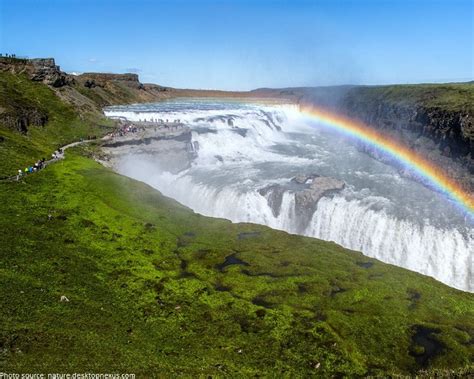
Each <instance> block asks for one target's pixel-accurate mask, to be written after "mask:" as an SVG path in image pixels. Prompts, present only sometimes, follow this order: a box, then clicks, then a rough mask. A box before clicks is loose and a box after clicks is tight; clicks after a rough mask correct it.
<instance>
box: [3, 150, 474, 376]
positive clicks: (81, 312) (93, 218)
mask: <svg viewBox="0 0 474 379" xmlns="http://www.w3.org/2000/svg"><path fill="white" fill-rule="evenodd" d="M1 186H2V188H1V191H0V193H1V199H0V202H1V204H2V214H3V215H5V217H3V218H2V220H1V221H0V226H1V228H2V231H3V233H2V234H1V237H0V246H1V254H2V255H1V257H2V259H1V266H0V282H1V287H0V291H1V296H0V307H1V309H2V317H1V320H0V321H1V327H0V330H1V331H2V332H1V335H0V343H1V344H2V346H3V350H2V351H3V353H2V355H1V360H2V367H4V368H5V369H7V370H10V371H22V370H26V369H28V370H29V371H41V370H43V371H58V370H63V371H76V370H82V371H84V370H92V371H94V370H95V371H100V370H103V369H104V368H107V369H108V370H119V371H120V370H121V371H124V372H125V371H126V372H136V373H141V374H146V375H151V374H159V373H161V374H168V375H188V376H196V375H224V374H230V373H233V374H237V373H238V374H240V375H254V374H256V373H268V374H270V373H271V374H272V375H284V374H290V373H291V375H296V376H305V375H310V374H315V373H316V374H319V375H321V376H330V375H349V376H354V375H356V376H357V375H367V374H372V375H384V374H387V373H409V372H415V371H417V370H418V369H420V368H422V367H423V366H422V365H420V364H419V363H417V361H416V357H417V356H420V355H421V356H423V354H424V353H423V352H422V351H421V348H420V347H419V346H418V345H417V344H416V343H414V342H413V340H412V337H413V334H414V331H413V328H414V327H415V326H417V325H423V326H426V327H429V328H434V329H436V330H438V331H439V332H438V333H437V334H436V336H435V338H436V341H438V343H440V344H442V345H443V346H445V348H444V349H443V350H442V352H441V353H440V354H438V355H435V356H433V357H431V358H429V359H428V360H427V362H429V363H428V364H429V367H430V368H439V369H447V368H462V367H465V366H466V365H468V364H469V363H470V362H471V361H472V356H473V347H472V344H470V342H469V341H470V339H471V338H472V337H473V333H474V322H473V320H474V299H473V296H472V295H471V294H468V293H463V292H460V291H456V290H454V289H451V288H448V287H447V286H444V285H442V284H440V283H438V282H436V281H435V280H433V279H430V278H427V277H423V276H422V275H419V274H416V273H413V272H409V271H406V270H403V269H400V268H396V267H393V266H390V265H386V264H382V263H380V262H377V261H375V260H373V259H370V258H367V257H364V256H362V255H361V254H360V253H356V252H350V251H348V250H345V249H343V248H341V247H339V246H337V245H335V244H332V243H326V242H323V241H319V240H315V239H310V238H304V237H299V236H293V235H288V234H286V233H283V232H279V231H274V230H271V229H269V228H266V227H263V226H257V225H251V224H231V223H230V222H227V221H225V220H218V219H210V218H206V217H203V216H200V215H197V214H194V213H193V212H191V211H190V210H189V209H187V208H185V207H183V206H181V205H179V204H177V203H175V202H174V201H172V200H170V199H167V198H165V197H163V196H162V195H160V194H159V193H158V192H156V191H155V190H153V189H152V188H150V187H148V186H146V185H144V184H142V183H139V182H135V181H133V180H130V179H128V178H125V177H122V176H119V175H117V174H114V173H113V172H111V171H109V170H107V169H105V168H103V167H101V166H100V165H98V164H96V163H95V162H93V161H91V160H88V159H86V158H83V157H81V156H80V155H77V152H76V153H74V154H68V156H67V159H66V160H65V161H63V162H61V163H58V164H55V165H53V166H50V167H48V168H47V169H46V170H45V171H43V172H41V173H40V174H38V175H33V176H30V177H28V178H27V179H26V180H25V181H24V182H19V183H16V182H15V183H3V184H1ZM48 215H51V217H48ZM242 236H245V238H242ZM231 255H233V256H235V257H236V258H238V259H239V260H231V261H230V262H238V263H239V264H237V263H236V264H229V265H227V266H224V267H223V266H222V263H224V262H225V261H226V257H229V256H231ZM360 261H364V262H373V263H374V264H373V266H371V267H370V268H364V267H361V266H360V265H358V264H357V263H358V262H360ZM415 292H416V294H417V296H416V303H414V301H415V300H413V299H414V298H415V296H414V295H413V294H414V293H415ZM61 295H65V296H67V298H68V299H69V300H70V301H69V302H61V301H60V297H61ZM66 351H67V357H68V358H67V359H65V357H66V355H65V352H66ZM414 352H415V353H416V354H414Z"/></svg>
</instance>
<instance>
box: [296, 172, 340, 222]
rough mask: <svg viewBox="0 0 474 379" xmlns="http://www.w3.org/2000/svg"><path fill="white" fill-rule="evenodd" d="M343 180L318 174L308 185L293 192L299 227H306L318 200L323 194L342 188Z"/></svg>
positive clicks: (326, 194)
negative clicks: (301, 189) (306, 187)
mask: <svg viewBox="0 0 474 379" xmlns="http://www.w3.org/2000/svg"><path fill="white" fill-rule="evenodd" d="M344 186H345V184H344V182H343V181H341V180H337V179H334V178H328V177H323V176H319V177H316V178H314V179H312V182H311V184H310V187H309V188H308V189H305V190H303V191H299V192H296V193H295V211H296V215H297V216H298V221H299V224H300V228H304V227H306V225H307V224H308V222H309V221H310V219H311V217H312V216H313V214H314V212H315V211H316V208H317V205H318V201H319V200H320V199H321V198H322V197H323V196H328V195H330V194H333V193H336V192H339V191H341V190H342V189H344Z"/></svg>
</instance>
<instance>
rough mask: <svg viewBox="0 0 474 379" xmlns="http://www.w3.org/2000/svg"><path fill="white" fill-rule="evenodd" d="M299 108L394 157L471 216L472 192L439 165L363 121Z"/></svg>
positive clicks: (472, 216) (302, 111)
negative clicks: (450, 176) (462, 186)
mask: <svg viewBox="0 0 474 379" xmlns="http://www.w3.org/2000/svg"><path fill="white" fill-rule="evenodd" d="M299 111H300V112H301V113H303V114H304V115H306V116H308V117H309V118H310V119H312V120H313V121H316V122H318V123H319V124H322V125H323V126H325V127H329V128H331V129H335V130H337V131H339V132H342V133H344V134H346V135H348V136H350V137H352V138H355V139H357V140H360V141H362V142H364V143H366V144H369V145H371V146H373V147H374V148H376V149H377V150H379V151H382V152H384V153H385V154H388V155H389V156H391V157H393V158H395V159H396V160H397V161H398V162H400V163H401V164H402V165H404V166H405V167H407V168H409V169H410V170H412V171H414V172H415V173H417V174H418V175H419V176H420V177H422V178H424V179H425V180H427V182H428V183H430V185H431V186H433V187H434V188H435V189H436V190H438V191H439V192H442V193H443V194H445V195H446V196H447V197H449V198H450V199H451V200H453V201H454V202H455V203H456V205H458V206H459V207H460V208H461V209H462V210H463V211H464V212H466V214H467V215H468V216H470V217H471V218H472V219H474V196H473V194H471V193H468V192H466V191H465V190H463V189H462V188H461V186H460V185H458V184H457V183H456V182H454V181H453V180H452V179H451V178H449V177H448V176H447V175H446V174H445V173H444V172H443V171H442V170H441V169H440V168H439V167H436V166H435V165H433V164H432V163H430V162H428V161H427V160H426V159H424V158H422V157H421V156H420V155H419V154H417V153H415V152H414V151H412V150H410V149H409V148H408V147H406V146H403V145H402V144H400V143H399V142H396V141H393V140H390V139H389V138H388V137H387V136H384V135H383V134H381V133H380V132H377V131H376V130H374V129H373V128H370V127H368V126H367V125H364V124H363V123H360V122H357V121H354V120H351V119H348V118H346V117H343V116H340V115H335V114H333V113H330V112H327V111H325V110H321V109H318V108H316V107H314V106H312V105H300V106H299Z"/></svg>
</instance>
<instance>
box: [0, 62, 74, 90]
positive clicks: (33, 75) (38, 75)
mask: <svg viewBox="0 0 474 379" xmlns="http://www.w3.org/2000/svg"><path fill="white" fill-rule="evenodd" d="M0 71H9V72H12V73H14V74H22V73H23V74H26V75H27V76H28V77H29V78H30V79H31V80H33V81H35V82H43V83H45V84H47V85H49V86H52V87H55V88H59V87H62V86H65V85H67V84H72V83H74V78H73V77H72V76H70V75H67V74H66V73H64V72H62V71H61V69H60V67H59V66H57V65H56V63H55V61H54V59H53V58H35V59H15V58H4V57H0Z"/></svg>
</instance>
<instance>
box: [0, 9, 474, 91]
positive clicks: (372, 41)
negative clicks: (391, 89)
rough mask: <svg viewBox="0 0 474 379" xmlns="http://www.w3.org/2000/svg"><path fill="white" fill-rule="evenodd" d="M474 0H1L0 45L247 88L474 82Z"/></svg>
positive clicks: (80, 68) (67, 67)
mask: <svg viewBox="0 0 474 379" xmlns="http://www.w3.org/2000/svg"><path fill="white" fill-rule="evenodd" d="M473 8H474V0H444V1H442V0H398V1H396V0H392V1H389V0H312V1H308V0H305V1H303V0H286V1H284V0H273V1H272V0H253V1H252V0H221V1H217V0H213V1H211V0H203V1H199V0H194V1H193V0H174V1H171V0H167V1H160V0H155V1H152V0H95V1H92V0H0V52H1V53H4V54H5V53H9V54H12V53H13V54H16V55H17V56H27V57H30V58H34V57H54V58H55V59H56V63H57V64H58V65H60V66H61V68H62V69H63V70H64V71H67V72H79V73H80V72H116V73H123V72H135V73H137V74H139V75H140V80H141V81H142V82H147V83H157V84H161V85H166V86H172V87H180V88H205V89H225V90H248V89H254V88H260V87H293V86H319V85H339V84H388V83H419V82H450V81H468V80H473V79H474V69H473V63H474V47H473V44H474V27H473V22H474V21H473V18H474V9H473Z"/></svg>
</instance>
